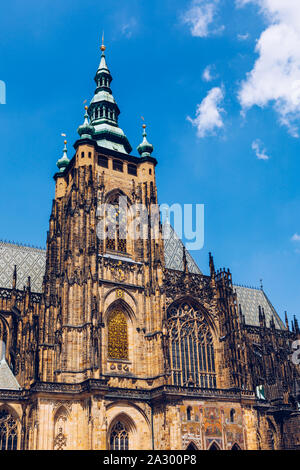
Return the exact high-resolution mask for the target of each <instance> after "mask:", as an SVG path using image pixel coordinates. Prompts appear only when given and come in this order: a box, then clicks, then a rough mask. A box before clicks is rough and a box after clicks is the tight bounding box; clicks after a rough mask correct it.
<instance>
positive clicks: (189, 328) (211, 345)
mask: <svg viewBox="0 0 300 470" xmlns="http://www.w3.org/2000/svg"><path fill="white" fill-rule="evenodd" d="M167 329H168V332H169V335H168V336H169V339H168V347H169V358H170V366H171V371H172V383H173V384H174V385H178V386H194V387H202V388H216V386H217V377H216V357H215V354H216V353H215V351H216V338H215V335H214V333H213V329H212V328H211V322H210V321H209V318H208V315H207V312H206V310H205V309H204V308H203V307H202V306H201V305H200V304H199V303H198V302H196V301H194V300H193V299H191V298H189V297H183V298H181V299H180V300H177V301H175V302H173V303H172V304H171V305H170V307H169V308H168V311H167Z"/></svg>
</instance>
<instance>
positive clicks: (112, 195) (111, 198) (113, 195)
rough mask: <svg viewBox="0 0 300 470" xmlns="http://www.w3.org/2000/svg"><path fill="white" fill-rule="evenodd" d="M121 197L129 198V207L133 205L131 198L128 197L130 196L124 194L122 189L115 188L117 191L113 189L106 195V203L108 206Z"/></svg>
mask: <svg viewBox="0 0 300 470" xmlns="http://www.w3.org/2000/svg"><path fill="white" fill-rule="evenodd" d="M119 196H124V197H126V198H127V207H130V206H131V205H132V201H131V199H130V197H129V196H128V194H126V193H124V191H122V189H120V188H115V189H112V190H111V191H108V193H106V195H105V198H104V202H105V203H106V204H111V202H112V201H114V200H115V199H116V198H117V197H119Z"/></svg>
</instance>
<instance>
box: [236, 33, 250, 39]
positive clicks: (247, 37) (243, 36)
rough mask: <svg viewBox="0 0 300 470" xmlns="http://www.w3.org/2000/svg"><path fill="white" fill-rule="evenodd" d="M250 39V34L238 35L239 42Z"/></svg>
mask: <svg viewBox="0 0 300 470" xmlns="http://www.w3.org/2000/svg"><path fill="white" fill-rule="evenodd" d="M249 37H250V34H249V33H245V34H238V35H237V38H238V40H239V41H246V40H247V39H249Z"/></svg>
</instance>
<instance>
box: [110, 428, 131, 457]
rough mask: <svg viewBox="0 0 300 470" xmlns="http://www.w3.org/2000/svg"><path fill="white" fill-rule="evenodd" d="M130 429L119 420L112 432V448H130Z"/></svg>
mask: <svg viewBox="0 0 300 470" xmlns="http://www.w3.org/2000/svg"><path fill="white" fill-rule="evenodd" d="M128 441H129V439H128V430H127V428H126V426H125V425H124V424H123V423H121V422H120V421H118V422H117V423H116V424H115V425H114V427H113V428H112V430H111V433H110V442H109V447H110V450H128V448H129V446H128V443H129V442H128Z"/></svg>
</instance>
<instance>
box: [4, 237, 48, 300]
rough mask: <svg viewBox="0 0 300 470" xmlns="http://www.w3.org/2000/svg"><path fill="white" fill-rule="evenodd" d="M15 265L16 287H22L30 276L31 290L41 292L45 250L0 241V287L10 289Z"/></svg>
mask: <svg viewBox="0 0 300 470" xmlns="http://www.w3.org/2000/svg"><path fill="white" fill-rule="evenodd" d="M15 265H16V266H17V289H20V290H21V289H23V287H24V285H26V284H27V278H28V276H30V277H31V290H32V292H41V290H42V282H43V276H44V274H45V265H46V251H45V250H41V249H38V248H32V247H29V246H20V245H16V244H14V243H6V242H3V241H0V287H6V288H10V289H11V287H12V280H13V271H14V266H15Z"/></svg>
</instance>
